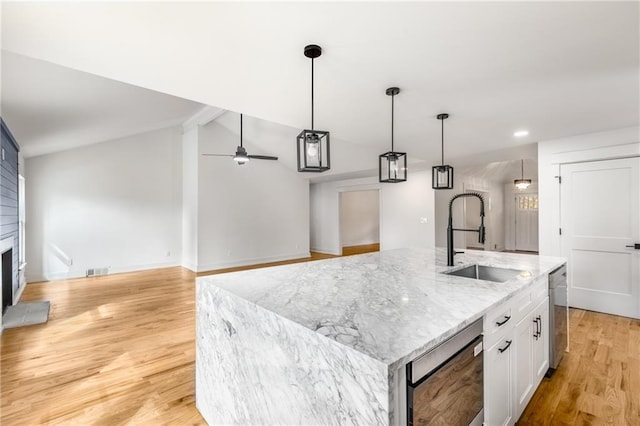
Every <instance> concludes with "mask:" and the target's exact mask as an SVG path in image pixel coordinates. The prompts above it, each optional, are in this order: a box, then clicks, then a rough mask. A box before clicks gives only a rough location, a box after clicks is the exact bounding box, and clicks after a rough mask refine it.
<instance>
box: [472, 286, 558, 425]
mask: <svg viewBox="0 0 640 426" xmlns="http://www.w3.org/2000/svg"><path fill="white" fill-rule="evenodd" d="M484 344H485V348H488V349H485V355H484V362H485V366H484V371H485V373H484V383H485V386H484V388H485V425H487V426H503V425H513V424H514V423H515V422H516V420H517V419H518V418H519V417H520V415H521V414H522V411H524V409H525V407H526V406H527V404H528V403H529V401H530V400H531V397H532V396H533V393H534V392H535V390H536V389H537V387H538V385H539V384H540V381H541V380H542V378H543V377H544V375H545V373H546V372H547V369H548V367H549V298H548V280H547V277H546V276H545V277H542V278H540V279H538V280H537V281H536V282H535V283H534V284H533V285H532V286H531V287H529V288H527V289H524V290H522V291H521V292H520V293H518V294H516V295H515V296H514V297H513V298H512V299H510V300H509V301H507V302H505V303H503V304H502V305H500V306H497V307H495V308H493V309H492V310H491V311H489V312H488V313H487V314H486V315H485V324H484Z"/></svg>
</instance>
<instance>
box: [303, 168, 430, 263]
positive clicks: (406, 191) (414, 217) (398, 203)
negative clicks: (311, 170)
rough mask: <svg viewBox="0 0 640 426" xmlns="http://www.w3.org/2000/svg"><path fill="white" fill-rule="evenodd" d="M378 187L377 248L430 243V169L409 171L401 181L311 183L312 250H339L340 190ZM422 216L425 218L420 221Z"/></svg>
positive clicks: (417, 245) (386, 248) (333, 251)
mask: <svg viewBox="0 0 640 426" xmlns="http://www.w3.org/2000/svg"><path fill="white" fill-rule="evenodd" d="M371 189H379V190H380V208H381V210H380V249H381V250H389V249H394V248H400V247H433V246H434V235H433V217H434V216H433V190H432V189H431V170H429V171H420V172H415V173H412V174H411V175H410V176H409V178H408V180H407V181H406V182H403V183H396V184H382V183H379V182H378V179H377V178H373V177H372V178H362V179H348V180H341V181H334V182H323V183H317V184H313V185H311V190H310V194H311V250H313V251H318V252H321V253H330V254H340V250H341V247H340V211H339V201H338V200H339V193H341V192H345V191H362V190H371ZM421 218H425V219H426V222H425V223H421Z"/></svg>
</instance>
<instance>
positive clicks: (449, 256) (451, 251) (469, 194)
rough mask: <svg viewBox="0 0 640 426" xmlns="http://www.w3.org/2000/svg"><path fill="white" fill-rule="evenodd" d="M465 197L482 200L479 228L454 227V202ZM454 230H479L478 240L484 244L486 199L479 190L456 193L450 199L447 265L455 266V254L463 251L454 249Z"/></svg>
mask: <svg viewBox="0 0 640 426" xmlns="http://www.w3.org/2000/svg"><path fill="white" fill-rule="evenodd" d="M463 197H476V198H478V200H480V227H479V228H478V229H454V227H453V215H452V209H453V202H454V201H455V200H457V199H458V198H463ZM454 231H462V232H477V233H478V242H479V243H480V244H484V241H485V236H486V230H485V227H484V199H483V198H482V195H480V194H478V193H477V192H464V193H462V194H457V195H454V196H453V198H451V201H449V221H448V224H447V266H453V256H455V255H456V254H457V253H463V252H461V251H455V250H454V249H453V232H454Z"/></svg>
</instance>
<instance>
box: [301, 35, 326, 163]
mask: <svg viewBox="0 0 640 426" xmlns="http://www.w3.org/2000/svg"><path fill="white" fill-rule="evenodd" d="M320 55H322V48H321V47H320V46H317V45H315V44H310V45H308V46H306V47H305V48H304V56H306V57H307V58H311V130H307V129H305V130H303V131H302V132H301V133H300V134H299V135H298V138H297V139H298V142H297V145H298V171H299V172H324V171H326V170H329V169H330V168H331V163H330V158H329V132H325V131H323V130H315V129H314V128H313V118H314V117H313V62H314V60H315V58H318V57H319V56H320Z"/></svg>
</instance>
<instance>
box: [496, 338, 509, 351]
mask: <svg viewBox="0 0 640 426" xmlns="http://www.w3.org/2000/svg"><path fill="white" fill-rule="evenodd" d="M511 342H512V340H507V346H505V347H504V348H498V352H500V353H502V352H504V351H506V350H507V349H509V346H511Z"/></svg>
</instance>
